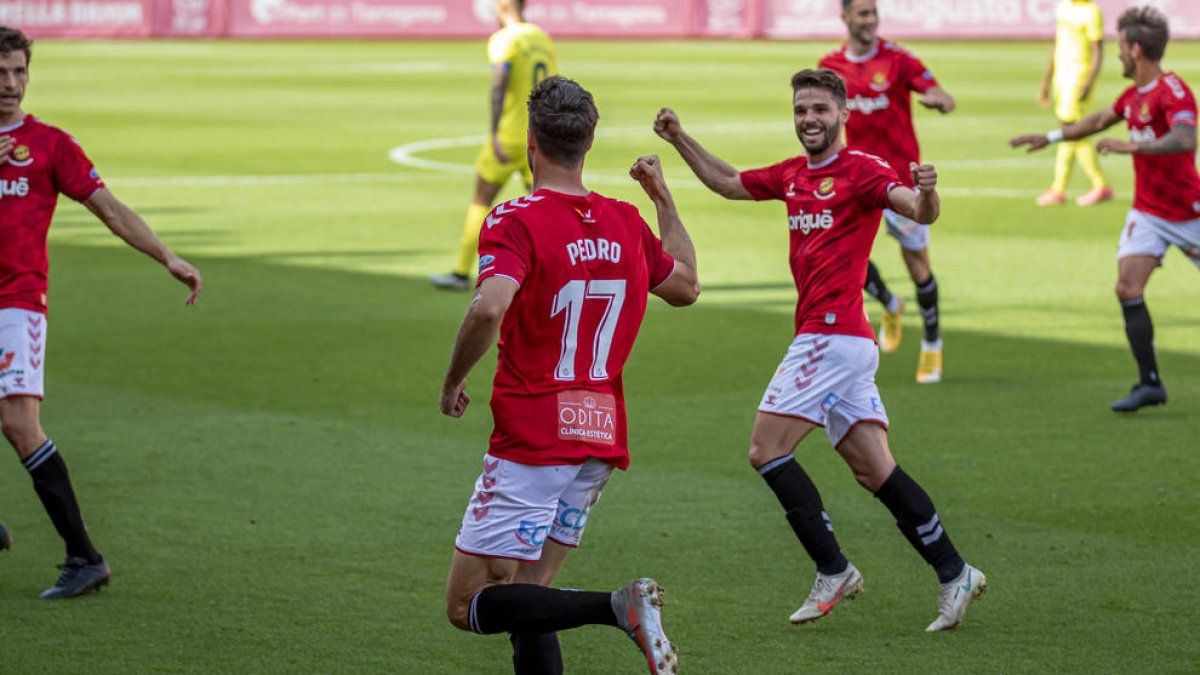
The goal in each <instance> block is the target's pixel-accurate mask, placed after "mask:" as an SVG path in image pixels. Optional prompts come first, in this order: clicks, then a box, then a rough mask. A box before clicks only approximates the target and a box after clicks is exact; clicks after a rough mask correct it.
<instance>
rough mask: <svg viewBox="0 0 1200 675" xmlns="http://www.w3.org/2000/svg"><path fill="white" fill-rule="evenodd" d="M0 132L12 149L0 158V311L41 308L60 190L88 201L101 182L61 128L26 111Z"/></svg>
mask: <svg viewBox="0 0 1200 675" xmlns="http://www.w3.org/2000/svg"><path fill="white" fill-rule="evenodd" d="M0 135H8V136H12V137H13V140H14V144H13V149H12V151H11V152H9V154H8V156H6V157H4V158H0V309H6V308H9V307H19V308H21V309H27V310H29V311H32V312H42V313H45V312H46V291H47V288H48V283H47V273H48V272H49V259H48V257H47V254H46V235H47V233H48V232H49V231H50V221H51V219H52V218H53V217H54V209H55V207H56V206H57V205H58V195H59V193H62V194H65V195H67V196H68V197H70V198H71V199H74V200H75V201H79V202H83V201H87V200H88V198H90V197H91V196H92V195H93V194H95V193H96V191H97V190H99V189H100V188H103V187H104V181H102V180H100V176H99V175H98V174H97V173H96V169H95V167H93V166H92V162H91V160H89V159H88V158H87V155H86V154H84V152H83V148H81V147H79V144H78V143H76V142H75V139H73V138H71V136H69V135H68V134H67V133H66V132H64V131H63V130H61V129H59V128H57V127H54V126H51V125H49V124H46V123H45V122H42V121H41V120H38V119H36V118H34V117H33V115H26V116H25V119H23V120H21V122H19V123H17V124H16V125H13V126H11V127H5V128H0Z"/></svg>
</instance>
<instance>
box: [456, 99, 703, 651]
mask: <svg viewBox="0 0 1200 675" xmlns="http://www.w3.org/2000/svg"><path fill="white" fill-rule="evenodd" d="M598 119H599V114H598V113H597V111H596V107H595V104H594V102H593V100H592V96H591V94H589V93H588V92H587V91H586V90H584V89H583V88H582V87H580V86H579V85H578V84H577V83H575V82H572V81H571V80H567V79H564V78H561V77H557V76H555V77H550V78H547V79H546V80H545V81H543V82H542V83H541V84H540V85H539V86H537V87H536V88H535V89H534V91H533V93H532V94H531V95H530V98H529V132H528V151H529V157H530V159H531V164H532V169H533V180H534V185H533V187H534V191H533V193H532V194H531V195H529V196H527V197H521V198H518V199H514V200H511V201H509V202H505V203H504V204H501V205H499V206H497V207H496V208H495V209H493V210H492V212H491V213H490V214H489V215H488V216H487V218H486V219H485V221H484V225H483V232H482V235H481V237H480V243H479V277H478V287H477V290H476V292H475V297H474V299H473V300H472V301H471V306H470V309H469V310H468V311H467V315H466V317H465V318H464V319H463V323H462V326H461V328H460V329H459V333H458V338H457V340H456V342H455V345H454V353H453V355H452V356H451V360H450V366H449V369H448V370H447V371H446V379H445V382H444V384H443V386H442V394H441V410H442V412H443V413H444V414H446V415H449V416H451V417H459V416H461V415H462V414H463V412H464V410H465V409H466V407H467V405H468V404H469V403H470V400H471V399H470V397H469V396H468V395H467V393H466V377H467V374H468V373H469V372H470V371H471V369H472V368H473V367H474V366H475V364H476V363H477V362H478V361H479V359H480V358H481V357H482V356H483V354H484V353H485V352H487V350H488V349H489V348H490V346H491V344H492V342H493V340H495V338H496V332H497V329H499V333H500V354H499V363H498V366H497V369H496V379H495V385H494V387H493V392H492V413H493V418H494V420H495V427H494V430H493V431H492V435H491V439H490V442H489V444H488V452H487V454H486V455H484V458H483V473H482V475H480V476H479V479H478V480H477V481H476V483H475V493H474V495H473V496H472V497H471V500H470V503H469V504H468V506H467V510H466V514H465V515H464V516H463V521H462V527H461V528H460V529H459V533H458V537H457V539H456V541H455V549H456V550H455V552H454V559H453V562H452V564H451V568H450V577H449V579H448V581H447V583H446V604H447V613H448V614H449V618H450V621H451V623H453V624H454V625H455V626H457V627H458V628H461V629H463V630H471V631H474V632H477V633H483V634H490V633H499V632H508V633H510V634H511V636H512V641H513V648H514V652H515V655H514V665H516V668H517V672H518V673H522V672H538V673H543V672H545V673H561V672H562V661H561V655H560V652H559V648H558V641H557V638H556V637H555V635H554V632H555V631H559V630H565V629H568V628H574V627H577V626H581V625H585V624H600V625H611V626H618V627H620V628H622V629H624V630H625V631H626V632H627V633H628V634H629V636H630V637H632V638H633V639H634V641H635V642H636V643H637V644H638V646H639V647H640V648H641V650H642V652H643V654H644V655H645V657H646V659H647V663H648V664H649V667H650V672H651V673H669V672H675V668H676V656H675V650H674V648H673V647H672V646H671V644H670V642H669V641H668V640H667V637H666V635H665V634H664V633H663V630H662V624H661V620H660V614H659V610H658V606H659V605H660V604H661V601H660V598H659V593H660V589H659V588H658V587H657V585H656V583H655V582H654V581H653V580H650V579H638V580H636V581H633V582H631V583H630V584H628V585H627V586H625V587H624V588H622V589H621V590H619V591H616V592H614V593H606V592H604V593H600V592H596V593H593V592H582V591H567V590H560V589H553V588H549V587H548V586H549V584H550V583H551V582H552V581H553V579H554V577H555V575H556V574H557V572H558V570H559V568H560V567H561V566H562V564H563V562H564V560H565V559H566V556H567V553H568V552H569V551H570V550H571V549H572V548H574V547H576V546H577V545H578V544H579V540H580V537H581V536H582V534H583V530H584V527H585V526H586V524H587V521H588V518H589V515H590V513H591V509H592V507H593V506H595V504H596V502H597V500H599V498H600V494H601V492H602V491H603V489H604V486H605V484H606V482H607V481H608V478H609V476H610V475H611V473H612V471H613V469H614V468H619V469H625V468H626V467H627V466H628V465H629V451H628V449H627V446H626V438H627V434H626V420H625V401H624V396H623V393H622V392H623V390H622V384H621V370H622V368H623V367H624V365H625V360H626V359H627V358H628V356H629V353H630V350H631V349H632V348H633V344H634V340H635V339H636V338H637V333H638V328H639V327H640V325H641V322H642V318H643V316H644V315H645V312H646V301H647V294H649V293H653V294H654V295H657V296H659V297H660V298H662V299H663V300H665V301H667V302H668V303H670V304H672V305H689V304H691V303H693V302H695V300H696V298H697V297H698V295H699V293H700V286H699V282H698V281H697V278H696V254H695V250H694V248H693V247H692V243H691V241H690V239H689V238H688V234H687V231H686V230H684V228H683V224H682V223H681V222H680V220H679V216H678V214H677V213H676V211H675V204H674V201H673V199H672V197H671V194H670V192H669V191H668V189H667V185H666V182H665V181H664V180H663V176H662V169H661V167H660V165H659V160H658V158H657V157H640V158H638V160H637V162H635V163H634V165H633V168H632V169H631V170H630V175H631V176H633V178H635V179H636V180H638V181H639V182H640V183H641V185H642V188H643V189H644V190H645V191H646V194H647V195H648V196H649V197H650V200H651V201H652V202H654V205H655V207H656V210H657V215H658V228H659V232H660V233H661V234H662V239H661V240H660V239H659V238H658V237H656V236H655V235H654V233H653V232H652V231H651V230H650V228H649V226H648V225H647V224H646V222H645V221H644V220H642V218H641V216H640V215H639V214H638V211H637V209H636V208H635V207H634V206H632V205H631V204H627V203H625V202H621V201H617V200H615V199H609V198H607V197H604V196H602V195H599V194H597V193H595V192H592V191H590V190H588V189H587V188H586V187H584V185H583V164H584V155H585V154H586V153H587V151H588V150H589V149H590V148H591V145H592V138H593V135H594V132H595V126H596V121H597V120H598Z"/></svg>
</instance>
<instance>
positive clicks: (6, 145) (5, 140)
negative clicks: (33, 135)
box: [0, 136, 16, 159]
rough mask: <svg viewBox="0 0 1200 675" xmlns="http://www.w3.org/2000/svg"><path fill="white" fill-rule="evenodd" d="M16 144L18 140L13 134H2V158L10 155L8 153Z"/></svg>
mask: <svg viewBox="0 0 1200 675" xmlns="http://www.w3.org/2000/svg"><path fill="white" fill-rule="evenodd" d="M14 145H16V140H14V139H13V137H12V136H0V159H3V158H5V157H8V153H10V152H12V149H13V146H14Z"/></svg>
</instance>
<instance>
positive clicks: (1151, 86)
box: [1138, 73, 1166, 94]
mask: <svg viewBox="0 0 1200 675" xmlns="http://www.w3.org/2000/svg"><path fill="white" fill-rule="evenodd" d="M1163 75H1166V73H1163V74H1162V75H1159V76H1158V77H1156V78H1155V79H1154V81H1153V82H1151V83H1150V84H1146V85H1142V86H1140V87H1138V93H1139V94H1148V93H1150V92H1152V91H1154V89H1155V87H1157V86H1158V81H1159V80H1161V79H1163Z"/></svg>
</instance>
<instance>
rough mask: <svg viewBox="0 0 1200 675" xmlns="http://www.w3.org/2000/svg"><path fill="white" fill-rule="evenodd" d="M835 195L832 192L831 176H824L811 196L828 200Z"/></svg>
mask: <svg viewBox="0 0 1200 675" xmlns="http://www.w3.org/2000/svg"><path fill="white" fill-rule="evenodd" d="M835 194H836V193H835V192H834V191H833V176H826V177H825V178H824V179H823V180H822V181H821V182H820V184H818V185H817V189H816V190H814V191H813V196H814V197H816V198H817V199H830V198H832V197H833V195H835Z"/></svg>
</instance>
